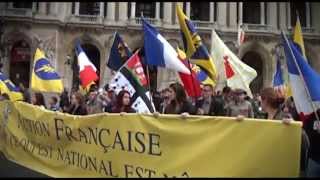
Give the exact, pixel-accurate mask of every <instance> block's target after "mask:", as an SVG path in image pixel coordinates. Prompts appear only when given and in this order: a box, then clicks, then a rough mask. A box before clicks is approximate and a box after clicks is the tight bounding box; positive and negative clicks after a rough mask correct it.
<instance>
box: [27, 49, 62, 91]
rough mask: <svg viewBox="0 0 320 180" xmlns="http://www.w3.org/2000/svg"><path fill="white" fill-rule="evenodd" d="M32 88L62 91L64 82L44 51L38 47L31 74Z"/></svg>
mask: <svg viewBox="0 0 320 180" xmlns="http://www.w3.org/2000/svg"><path fill="white" fill-rule="evenodd" d="M31 89H33V90H35V91H42V92H56V93H62V91H63V83H62V80H61V78H60V76H59V75H58V73H57V72H56V71H55V70H54V68H53V67H52V65H51V64H50V62H49V61H48V59H47V58H46V57H45V55H44V53H43V52H42V51H41V50H40V49H39V48H37V50H36V53H35V55H34V67H33V70H32V75H31Z"/></svg>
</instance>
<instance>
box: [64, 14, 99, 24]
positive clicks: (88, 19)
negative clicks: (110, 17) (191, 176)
mask: <svg viewBox="0 0 320 180" xmlns="http://www.w3.org/2000/svg"><path fill="white" fill-rule="evenodd" d="M70 21H71V22H73V23H89V24H101V23H102V17H101V16H99V15H84V14H81V15H71V16H70Z"/></svg>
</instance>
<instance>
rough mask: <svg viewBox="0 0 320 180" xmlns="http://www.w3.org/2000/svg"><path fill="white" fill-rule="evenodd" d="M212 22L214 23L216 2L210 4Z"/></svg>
mask: <svg viewBox="0 0 320 180" xmlns="http://www.w3.org/2000/svg"><path fill="white" fill-rule="evenodd" d="M209 11H210V13H209V14H210V22H211V23H213V22H214V2H210V10H209Z"/></svg>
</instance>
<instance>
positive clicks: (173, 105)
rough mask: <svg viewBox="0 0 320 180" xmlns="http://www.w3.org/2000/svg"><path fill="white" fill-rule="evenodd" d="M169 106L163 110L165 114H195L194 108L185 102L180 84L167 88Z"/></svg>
mask: <svg viewBox="0 0 320 180" xmlns="http://www.w3.org/2000/svg"><path fill="white" fill-rule="evenodd" d="M169 92H170V93H169V94H170V104H168V105H167V106H166V108H165V110H164V113H165V114H182V113H188V114H196V109H195V107H194V106H193V105H192V104H191V102H190V101H188V100H187V95H186V93H185V91H184V88H183V86H182V85H181V84H180V83H172V84H170V86H169Z"/></svg>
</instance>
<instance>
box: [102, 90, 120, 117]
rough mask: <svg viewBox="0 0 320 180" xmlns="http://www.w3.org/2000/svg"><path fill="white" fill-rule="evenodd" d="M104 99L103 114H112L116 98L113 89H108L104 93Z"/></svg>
mask: <svg viewBox="0 0 320 180" xmlns="http://www.w3.org/2000/svg"><path fill="white" fill-rule="evenodd" d="M104 97H105V99H104V112H109V113H111V112H112V108H113V107H114V106H115V105H116V103H117V96H116V93H115V92H114V90H113V88H108V89H107V91H105V96H104Z"/></svg>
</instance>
